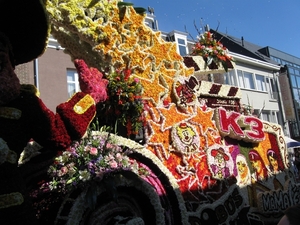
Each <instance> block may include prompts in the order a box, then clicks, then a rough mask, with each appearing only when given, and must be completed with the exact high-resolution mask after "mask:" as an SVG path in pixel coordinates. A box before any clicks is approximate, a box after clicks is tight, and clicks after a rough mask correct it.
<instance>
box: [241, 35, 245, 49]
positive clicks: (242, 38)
mask: <svg viewBox="0 0 300 225" xmlns="http://www.w3.org/2000/svg"><path fill="white" fill-rule="evenodd" d="M241 40H242V46H243V47H244V37H243V36H242V38H241Z"/></svg>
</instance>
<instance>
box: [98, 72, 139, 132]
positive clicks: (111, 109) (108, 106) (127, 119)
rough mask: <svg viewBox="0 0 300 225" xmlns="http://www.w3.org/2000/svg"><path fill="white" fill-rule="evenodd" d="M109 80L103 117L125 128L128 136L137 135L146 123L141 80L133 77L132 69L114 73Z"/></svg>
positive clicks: (109, 76)
mask: <svg viewBox="0 0 300 225" xmlns="http://www.w3.org/2000/svg"><path fill="white" fill-rule="evenodd" d="M107 79H108V80H109V83H108V85H107V94H108V99H107V101H106V102H104V104H103V105H104V107H103V109H102V110H105V112H104V114H103V115H105V116H107V117H109V118H113V119H114V120H116V122H117V124H120V125H122V126H125V127H126V130H127V135H128V136H130V135H131V134H137V133H138V131H139V130H140V129H141V128H142V125H143V122H144V117H143V111H144V103H143V100H142V96H141V94H142V89H143V87H142V84H141V83H140V80H139V79H138V78H134V77H133V76H132V75H131V70H130V69H124V70H122V71H114V72H112V73H110V74H109V75H108V77H107ZM102 110H101V109H100V113H99V114H101V113H102V112H103V111H102ZM101 111H102V112H101ZM100 116H101V115H100ZM110 125H111V124H110Z"/></svg>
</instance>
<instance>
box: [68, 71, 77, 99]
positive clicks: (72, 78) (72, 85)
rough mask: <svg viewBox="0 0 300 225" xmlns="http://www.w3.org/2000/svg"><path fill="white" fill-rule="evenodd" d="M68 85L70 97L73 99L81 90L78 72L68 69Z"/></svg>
mask: <svg viewBox="0 0 300 225" xmlns="http://www.w3.org/2000/svg"><path fill="white" fill-rule="evenodd" d="M67 83H68V94H69V97H72V95H74V94H75V93H76V92H78V91H79V90H80V88H79V82H78V73H77V71H76V70H73V69H67Z"/></svg>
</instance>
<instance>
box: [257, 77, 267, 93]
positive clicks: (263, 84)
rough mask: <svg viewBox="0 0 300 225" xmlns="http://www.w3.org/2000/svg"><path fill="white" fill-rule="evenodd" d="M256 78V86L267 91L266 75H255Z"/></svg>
mask: <svg viewBox="0 0 300 225" xmlns="http://www.w3.org/2000/svg"><path fill="white" fill-rule="evenodd" d="M255 78H256V87H257V90H259V91H267V88H266V82H265V77H264V76H262V75H258V74H256V75H255Z"/></svg>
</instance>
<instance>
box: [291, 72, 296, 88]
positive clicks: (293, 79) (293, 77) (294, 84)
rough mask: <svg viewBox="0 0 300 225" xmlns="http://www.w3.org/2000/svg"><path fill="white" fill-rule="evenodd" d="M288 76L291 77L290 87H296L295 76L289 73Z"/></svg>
mask: <svg viewBox="0 0 300 225" xmlns="http://www.w3.org/2000/svg"><path fill="white" fill-rule="evenodd" d="M290 78H291V83H292V87H297V82H296V76H294V75H291V76H290Z"/></svg>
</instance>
